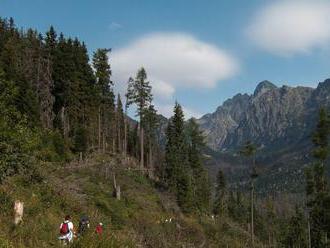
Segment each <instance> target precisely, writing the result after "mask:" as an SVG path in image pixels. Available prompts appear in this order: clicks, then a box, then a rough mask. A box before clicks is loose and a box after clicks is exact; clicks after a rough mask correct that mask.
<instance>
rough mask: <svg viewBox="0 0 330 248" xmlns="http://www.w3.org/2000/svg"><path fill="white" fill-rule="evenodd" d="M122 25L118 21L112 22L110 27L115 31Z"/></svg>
mask: <svg viewBox="0 0 330 248" xmlns="http://www.w3.org/2000/svg"><path fill="white" fill-rule="evenodd" d="M122 27H123V25H121V24H120V23H117V22H111V23H110V25H109V29H110V30H113V31H115V30H118V29H121V28H122Z"/></svg>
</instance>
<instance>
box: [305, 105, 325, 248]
mask: <svg viewBox="0 0 330 248" xmlns="http://www.w3.org/2000/svg"><path fill="white" fill-rule="evenodd" d="M329 124H330V122H329V116H328V113H327V111H326V110H325V109H324V108H321V109H320V113H319V122H318V124H317V127H316V131H315V132H314V134H313V138H312V141H313V143H314V147H315V148H314V150H313V152H312V154H313V157H314V158H315V160H316V161H315V163H314V165H313V167H312V168H311V169H307V170H306V195H307V209H308V217H309V218H308V228H309V229H310V230H309V239H310V243H311V246H312V247H324V246H327V244H328V235H329V233H330V230H329V224H328V223H329V221H330V216H329V215H328V214H327V213H329V211H330V205H329V204H328V203H329V202H330V195H329V190H328V187H327V180H326V177H325V162H326V159H327V158H328V155H329V146H328V138H329V134H330V129H329V127H330V126H329Z"/></svg>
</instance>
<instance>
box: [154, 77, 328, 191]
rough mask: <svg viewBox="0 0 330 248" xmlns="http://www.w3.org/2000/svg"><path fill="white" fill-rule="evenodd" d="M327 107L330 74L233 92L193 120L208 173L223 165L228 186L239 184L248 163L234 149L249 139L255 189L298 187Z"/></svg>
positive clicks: (243, 182)
mask: <svg viewBox="0 0 330 248" xmlns="http://www.w3.org/2000/svg"><path fill="white" fill-rule="evenodd" d="M329 106H330V79H327V80H325V81H324V82H320V83H319V84H318V86H317V87H316V88H311V87H303V86H298V87H290V86H287V85H283V86H282V87H278V86H276V85H275V84H273V83H271V82H269V81H262V82H260V83H259V84H258V85H257V87H256V89H255V91H254V93H253V94H250V95H249V94H241V93H239V94H237V95H235V96H234V97H232V98H230V99H228V100H226V101H225V102H224V103H223V104H222V105H221V106H219V107H218V108H217V109H216V111H215V112H213V113H209V114H206V115H204V116H202V117H201V118H200V119H197V120H196V121H197V122H198V124H199V125H200V128H201V130H202V131H203V133H204V135H205V140H206V144H207V147H208V148H207V150H206V157H207V158H208V159H206V166H207V168H208V169H209V170H210V171H211V173H210V174H211V176H213V177H214V176H215V175H216V171H217V170H218V169H219V168H223V169H224V170H225V172H226V174H227V175H228V178H229V182H230V183H231V185H232V186H233V185H234V186H235V187H239V186H240V185H241V186H242V187H244V185H246V184H247V183H248V171H249V162H247V161H245V160H244V158H241V156H239V155H238V151H239V150H240V148H241V147H242V145H244V143H245V142H246V141H248V140H249V141H251V142H253V143H254V144H255V145H256V146H257V164H258V168H259V171H260V179H258V180H259V184H260V185H263V186H262V190H261V193H263V192H269V191H274V192H277V191H290V192H291V191H294V192H296V191H297V192H301V190H302V187H303V184H302V181H303V180H304V167H306V166H308V164H309V163H310V162H311V156H310V151H311V149H312V143H311V135H312V133H313V130H314V129H315V126H316V124H317V120H318V112H319V109H320V108H321V107H325V108H329ZM160 119H161V125H160V127H161V130H160V132H159V133H162V134H164V133H165V126H166V125H167V119H165V118H164V117H162V118H160ZM161 136H163V135H161ZM163 141H164V140H163ZM162 143H164V142H162Z"/></svg>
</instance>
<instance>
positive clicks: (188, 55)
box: [110, 33, 238, 99]
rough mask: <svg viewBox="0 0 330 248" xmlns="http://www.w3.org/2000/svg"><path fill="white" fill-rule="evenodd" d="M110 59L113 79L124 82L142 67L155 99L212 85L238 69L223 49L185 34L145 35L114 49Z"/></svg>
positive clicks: (234, 61) (120, 82) (211, 86)
mask: <svg viewBox="0 0 330 248" xmlns="http://www.w3.org/2000/svg"><path fill="white" fill-rule="evenodd" d="M110 59H111V65H112V70H113V79H114V81H115V83H119V84H122V85H125V84H126V82H127V79H128V77H129V76H133V77H134V76H135V74H136V72H137V70H138V69H139V68H140V67H142V66H143V67H144V68H145V69H146V71H147V73H148V78H149V80H150V81H151V84H152V86H153V93H154V95H155V98H156V99H157V98H163V99H166V98H167V99H169V98H171V96H173V95H174V93H175V90H176V89H177V88H191V87H192V88H213V87H215V86H216V84H217V82H218V81H219V80H224V79H227V78H229V77H231V76H233V75H234V74H235V73H236V72H237V70H238V64H237V62H236V60H235V59H234V58H233V57H232V56H230V55H229V54H228V53H227V52H225V51H224V50H222V49H219V48H218V47H216V46H214V45H211V44H208V43H205V42H203V41H200V40H198V39H196V38H194V37H193V36H191V35H187V34H182V33H153V34H149V35H146V36H143V37H141V38H139V39H137V40H135V41H133V42H132V43H130V44H128V45H127V46H125V47H122V48H119V49H114V50H113V52H112V54H111V56H110ZM122 87H123V86H122Z"/></svg>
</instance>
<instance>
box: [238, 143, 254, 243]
mask: <svg viewBox="0 0 330 248" xmlns="http://www.w3.org/2000/svg"><path fill="white" fill-rule="evenodd" d="M241 154H242V155H243V156H245V157H247V158H251V157H252V168H251V172H250V181H251V197H250V201H251V211H250V213H251V245H252V247H254V180H255V178H256V177H257V176H258V175H257V172H256V167H255V154H256V147H255V145H254V144H253V143H252V142H251V141H247V142H246V144H245V145H244V146H243V148H242V150H241Z"/></svg>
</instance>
